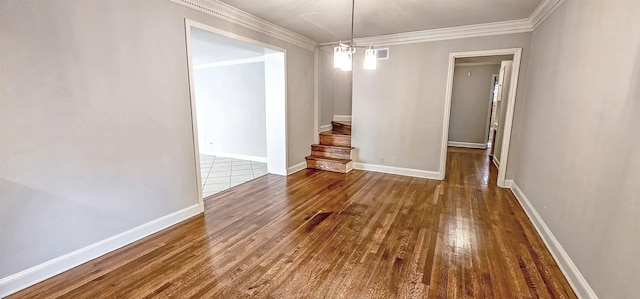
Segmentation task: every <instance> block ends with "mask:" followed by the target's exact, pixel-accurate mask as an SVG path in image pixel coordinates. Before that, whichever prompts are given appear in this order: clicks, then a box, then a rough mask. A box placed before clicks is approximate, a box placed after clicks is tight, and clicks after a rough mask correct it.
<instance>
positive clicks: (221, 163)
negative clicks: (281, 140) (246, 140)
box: [200, 155, 267, 198]
mask: <svg viewBox="0 0 640 299" xmlns="http://www.w3.org/2000/svg"><path fill="white" fill-rule="evenodd" d="M265 174H267V164H266V163H260V162H254V161H246V160H238V159H232V158H224V157H216V156H208V155H200V176H201V177H202V197H205V198H206V197H207V196H210V195H213V194H216V193H218V192H220V191H223V190H227V189H229V188H231V187H234V186H237V185H240V184H242V183H244V182H248V181H250V180H253V179H255V178H257V177H259V176H263V175H265Z"/></svg>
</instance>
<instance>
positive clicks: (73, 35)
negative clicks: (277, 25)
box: [0, 0, 313, 277]
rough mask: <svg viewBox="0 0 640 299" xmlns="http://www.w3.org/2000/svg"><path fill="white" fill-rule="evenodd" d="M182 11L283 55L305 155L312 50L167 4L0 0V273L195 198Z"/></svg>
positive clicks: (291, 122)
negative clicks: (275, 49) (276, 50)
mask: <svg viewBox="0 0 640 299" xmlns="http://www.w3.org/2000/svg"><path fill="white" fill-rule="evenodd" d="M185 18H189V19H192V20H195V21H198V22H201V23H205V24H208V25H211V26H215V27H218V28H221V29H224V30H227V31H231V32H234V33H236V34H239V35H242V36H246V37H249V38H252V39H256V40H259V41H263V42H265V43H270V44H273V45H275V46H278V47H281V48H285V49H286V50H287V100H288V103H287V109H288V110H287V124H288V144H289V146H288V161H289V165H294V164H297V163H300V162H303V161H304V156H305V155H307V154H308V152H309V145H310V144H311V143H312V142H313V120H312V119H313V118H312V117H309V116H310V115H313V51H309V50H305V49H301V48H299V47H296V46H292V45H290V44H287V43H284V42H281V41H278V40H276V39H274V38H270V37H267V36H265V35H263V34H259V33H256V32H253V31H250V30H248V29H245V28H243V27H240V26H238V25H234V24H230V23H227V22H226V21H224V20H222V19H220V18H214V17H211V16H208V15H205V14H203V13H199V12H196V11H194V10H191V9H188V8H185V7H182V6H180V5H177V4H174V3H171V2H169V1H152V0H144V1H111V0H99V1H98V0H96V1H74V2H73V3H70V2H66V1H38V0H32V1H2V2H1V4H0V36H2V42H1V43H0V78H2V80H0V82H1V83H0V140H1V142H0V194H2V198H1V200H0V235H1V236H2V246H0V277H5V276H7V275H11V274H13V273H16V272H19V271H21V270H24V269H27V268H29V267H32V266H35V265H38V264H40V263H42V262H45V261H47V260H50V259H52V258H56V257H59V256H61V255H63V254H67V253H69V252H72V251H74V250H77V249H79V248H82V247H84V246H87V245H90V244H93V243H95V242H98V241H100V240H104V239H105V238H108V237H111V236H114V235H116V234H118V233H122V232H124V231H126V230H129V229H131V228H134V227H136V226H138V225H141V224H144V223H147V222H149V221H152V220H155V219H158V218H159V217H162V216H164V215H167V214H170V213H172V212H175V211H178V210H180V209H183V208H185V207H188V206H191V205H193V204H196V203H197V193H196V189H197V188H196V176H195V174H196V171H197V170H196V168H195V161H194V148H193V147H194V143H193V136H192V133H191V112H190V102H189V82H188V80H187V78H188V77H187V59H186V44H185V29H184V26H185V25H184V19H185Z"/></svg>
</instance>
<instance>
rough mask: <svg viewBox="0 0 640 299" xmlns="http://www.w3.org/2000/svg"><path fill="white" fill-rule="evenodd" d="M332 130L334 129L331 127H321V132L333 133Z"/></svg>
mask: <svg viewBox="0 0 640 299" xmlns="http://www.w3.org/2000/svg"><path fill="white" fill-rule="evenodd" d="M331 129H333V126H331V125H324V126H320V132H325V131H331Z"/></svg>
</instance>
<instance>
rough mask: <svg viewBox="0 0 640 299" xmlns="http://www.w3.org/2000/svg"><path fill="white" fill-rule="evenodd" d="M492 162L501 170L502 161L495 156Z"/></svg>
mask: <svg viewBox="0 0 640 299" xmlns="http://www.w3.org/2000/svg"><path fill="white" fill-rule="evenodd" d="M491 162H493V165H495V166H496V168H498V169H500V161H499V160H498V157H496V156H493V159H491ZM505 182H506V181H505ZM505 185H506V184H505ZM505 188H509V187H507V186H505Z"/></svg>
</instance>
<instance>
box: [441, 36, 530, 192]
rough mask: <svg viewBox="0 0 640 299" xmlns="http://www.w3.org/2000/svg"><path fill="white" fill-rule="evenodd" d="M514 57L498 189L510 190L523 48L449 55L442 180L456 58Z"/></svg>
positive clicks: (442, 168)
mask: <svg viewBox="0 0 640 299" xmlns="http://www.w3.org/2000/svg"><path fill="white" fill-rule="evenodd" d="M498 55H513V71H512V73H511V87H510V88H509V96H508V98H507V114H506V117H505V122H504V133H503V134H504V136H503V138H502V152H501V153H500V167H498V187H501V188H508V187H509V186H507V184H506V183H505V177H506V174H507V165H508V162H509V144H510V142H511V133H512V132H511V128H512V126H513V114H514V111H515V106H516V105H515V104H516V94H517V90H518V77H519V76H520V62H521V60H522V48H511V49H497V50H484V51H471V52H456V53H450V54H449V76H448V78H447V91H446V100H445V105H444V126H443V128H442V136H443V138H442V147H441V154H440V179H444V178H445V176H446V174H445V172H446V169H447V141H448V140H449V119H450V118H451V94H452V92H453V73H454V72H455V65H456V58H465V57H482V56H498Z"/></svg>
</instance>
